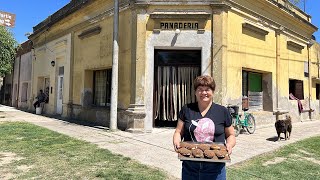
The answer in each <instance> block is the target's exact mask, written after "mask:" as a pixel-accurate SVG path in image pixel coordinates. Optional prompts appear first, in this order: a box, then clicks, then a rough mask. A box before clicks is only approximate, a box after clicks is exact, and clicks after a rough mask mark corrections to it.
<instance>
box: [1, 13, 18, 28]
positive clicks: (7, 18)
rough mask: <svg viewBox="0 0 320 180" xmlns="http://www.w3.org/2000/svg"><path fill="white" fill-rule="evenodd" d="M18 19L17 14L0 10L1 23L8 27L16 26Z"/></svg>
mask: <svg viewBox="0 0 320 180" xmlns="http://www.w3.org/2000/svg"><path fill="white" fill-rule="evenodd" d="M15 21H16V15H15V14H11V13H7V12H3V11H0V25H1V26H7V27H14V23H15Z"/></svg>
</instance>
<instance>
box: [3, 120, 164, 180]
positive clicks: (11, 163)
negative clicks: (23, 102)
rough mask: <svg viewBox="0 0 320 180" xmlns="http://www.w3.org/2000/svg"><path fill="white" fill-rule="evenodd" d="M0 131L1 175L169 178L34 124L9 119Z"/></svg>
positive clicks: (22, 177)
mask: <svg viewBox="0 0 320 180" xmlns="http://www.w3.org/2000/svg"><path fill="white" fill-rule="evenodd" d="M0 132H1V136H0V179H2V178H4V179H6V178H5V176H6V175H7V177H11V178H12V175H14V179H126V180H127V179H146V180H149V179H155V180H158V179H167V178H168V177H167V176H166V174H165V173H164V172H162V171H160V170H158V169H152V168H150V167H147V166H145V165H141V164H139V163H138V162H136V161H134V160H132V159H130V158H127V157H123V156H121V155H115V154H112V153H111V152H110V151H108V150H105V149H101V148H99V147H97V146H96V145H93V144H90V143H87V142H84V141H80V140H76V139H74V138H71V137H68V136H65V135H62V134H59V133H56V132H53V131H51V130H48V129H45V128H42V127H38V126H35V125H32V124H28V123H23V122H6V123H2V124H0ZM9 154H10V156H9ZM5 158H7V159H5Z"/></svg>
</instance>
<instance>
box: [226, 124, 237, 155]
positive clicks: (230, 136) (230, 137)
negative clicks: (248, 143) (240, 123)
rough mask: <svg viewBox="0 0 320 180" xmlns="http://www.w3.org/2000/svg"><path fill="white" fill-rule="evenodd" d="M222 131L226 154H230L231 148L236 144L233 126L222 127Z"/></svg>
mask: <svg viewBox="0 0 320 180" xmlns="http://www.w3.org/2000/svg"><path fill="white" fill-rule="evenodd" d="M224 131H225V133H226V140H227V143H226V147H227V151H228V154H229V155H231V154H232V148H233V147H234V146H235V145H236V136H235V134H234V129H233V126H230V127H226V128H224Z"/></svg>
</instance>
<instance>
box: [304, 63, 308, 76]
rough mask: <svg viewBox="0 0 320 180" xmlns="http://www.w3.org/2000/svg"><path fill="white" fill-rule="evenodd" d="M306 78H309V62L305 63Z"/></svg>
mask: <svg viewBox="0 0 320 180" xmlns="http://www.w3.org/2000/svg"><path fill="white" fill-rule="evenodd" d="M304 77H309V62H304Z"/></svg>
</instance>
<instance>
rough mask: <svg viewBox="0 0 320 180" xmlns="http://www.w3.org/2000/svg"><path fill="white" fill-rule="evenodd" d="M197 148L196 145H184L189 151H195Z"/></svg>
mask: <svg viewBox="0 0 320 180" xmlns="http://www.w3.org/2000/svg"><path fill="white" fill-rule="evenodd" d="M197 146H198V145H197V144H192V143H187V144H186V148H187V149H189V150H192V149H196V148H197Z"/></svg>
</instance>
